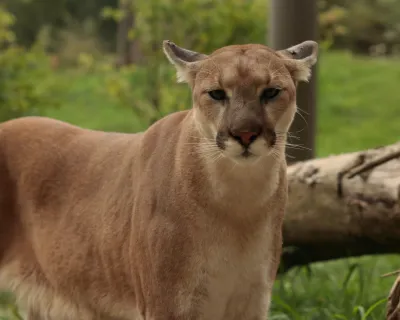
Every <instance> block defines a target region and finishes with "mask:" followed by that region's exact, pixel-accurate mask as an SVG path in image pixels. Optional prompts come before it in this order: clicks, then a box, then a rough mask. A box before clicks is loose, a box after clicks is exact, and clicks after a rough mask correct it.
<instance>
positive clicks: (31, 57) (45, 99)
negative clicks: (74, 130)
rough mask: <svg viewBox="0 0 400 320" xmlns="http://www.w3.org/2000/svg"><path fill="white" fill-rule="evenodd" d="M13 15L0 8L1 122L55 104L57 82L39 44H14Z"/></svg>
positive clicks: (36, 111) (37, 111)
mask: <svg viewBox="0 0 400 320" xmlns="http://www.w3.org/2000/svg"><path fill="white" fill-rule="evenodd" d="M14 21H15V19H14V17H13V15H11V14H10V13H8V12H7V11H6V10H4V8H0V121H5V120H8V119H11V118H15V117H20V116H24V115H39V114H41V113H42V111H43V110H44V109H45V108H47V107H50V106H54V107H55V106H57V99H56V97H57V92H56V88H57V86H56V84H54V83H52V82H51V81H46V80H47V79H49V76H50V75H51V69H50V63H49V59H48V57H47V56H46V54H45V52H44V50H43V49H42V47H41V46H40V44H38V45H35V46H32V48H30V49H24V48H21V47H19V46H17V45H15V44H14V40H15V37H14V33H13V32H12V31H11V29H10V28H11V26H12V24H13V22H14Z"/></svg>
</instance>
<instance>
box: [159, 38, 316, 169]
mask: <svg viewBox="0 0 400 320" xmlns="http://www.w3.org/2000/svg"><path fill="white" fill-rule="evenodd" d="M307 49H312V52H311V54H309V55H308V56H307V55H306V56H305V57H304V51H307ZM164 51H165V52H166V53H167V56H168V57H169V59H170V60H171V61H172V62H173V63H174V64H175V65H176V66H177V69H178V78H179V79H180V80H181V81H186V82H188V83H189V84H190V85H191V88H192V92H193V107H194V111H195V112H194V114H195V119H196V123H197V125H198V127H199V129H200V131H201V133H202V135H203V138H204V139H205V140H206V141H207V143H205V144H204V145H207V148H210V147H211V146H212V145H214V146H216V147H217V148H218V149H219V151H220V153H221V154H223V155H224V156H226V157H227V158H230V159H232V160H234V161H235V162H241V163H249V162H252V161H253V162H254V160H257V159H260V158H261V157H264V156H268V155H269V154H271V153H273V152H274V150H275V151H277V150H278V149H282V148H284V140H285V139H286V134H287V131H288V130H289V127H290V125H291V123H292V121H293V118H294V115H295V113H296V85H297V82H298V81H302V80H303V81H305V80H307V79H308V77H309V74H310V68H311V66H312V64H313V63H315V61H314V55H315V54H316V43H315V42H312V41H306V42H304V43H301V44H299V45H297V46H295V47H292V48H289V49H286V50H282V51H274V50H272V49H270V48H269V47H267V46H263V45H258V44H250V45H234V46H227V47H223V48H221V49H219V50H216V51H215V52H213V53H212V54H210V55H208V56H207V55H203V54H199V53H195V52H193V51H189V50H186V49H182V48H179V47H177V46H176V45H175V44H173V43H172V42H169V41H166V42H164Z"/></svg>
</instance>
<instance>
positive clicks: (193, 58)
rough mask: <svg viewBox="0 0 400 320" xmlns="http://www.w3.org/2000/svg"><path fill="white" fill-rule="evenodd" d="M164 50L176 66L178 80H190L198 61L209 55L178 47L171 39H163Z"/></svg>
mask: <svg viewBox="0 0 400 320" xmlns="http://www.w3.org/2000/svg"><path fill="white" fill-rule="evenodd" d="M163 50H164V53H165V55H166V56H167V58H168V60H169V61H170V62H171V63H172V64H173V65H174V66H175V68H176V71H177V77H178V82H189V81H190V80H191V77H192V73H193V71H195V70H196V67H197V66H198V63H197V62H199V61H201V60H204V59H206V58H207V57H208V56H207V55H205V54H202V53H198V52H195V51H190V50H187V49H184V48H181V47H178V46H177V45H176V44H175V43H173V42H172V41H169V40H164V41H163Z"/></svg>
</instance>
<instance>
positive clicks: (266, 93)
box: [260, 88, 281, 102]
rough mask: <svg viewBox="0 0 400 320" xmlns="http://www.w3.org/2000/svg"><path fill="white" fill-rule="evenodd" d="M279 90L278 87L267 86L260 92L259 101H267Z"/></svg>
mask: <svg viewBox="0 0 400 320" xmlns="http://www.w3.org/2000/svg"><path fill="white" fill-rule="evenodd" d="M280 92H281V89H279V88H267V89H265V90H264V91H263V92H262V94H261V97H260V99H261V101H263V102H268V101H271V100H272V99H274V98H275V97H276V96H277V95H278V94H279V93H280Z"/></svg>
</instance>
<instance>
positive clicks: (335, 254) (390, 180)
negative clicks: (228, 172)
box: [280, 142, 400, 272]
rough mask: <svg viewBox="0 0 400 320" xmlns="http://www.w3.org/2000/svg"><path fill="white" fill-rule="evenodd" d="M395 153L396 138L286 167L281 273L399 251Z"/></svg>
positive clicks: (399, 147)
mask: <svg viewBox="0 0 400 320" xmlns="http://www.w3.org/2000/svg"><path fill="white" fill-rule="evenodd" d="M399 157H400V142H399V143H396V144H393V145H390V146H385V147H381V148H376V149H371V150H365V151H361V152H354V153H348V154H341V155H336V156H330V157H327V158H320V159H314V160H309V161H304V162H298V163H296V164H293V165H291V166H289V168H288V179H289V204H288V208H287V213H286V218H285V222H284V227H283V236H284V251H283V255H282V263H281V269H280V271H281V272H284V271H286V270H288V269H290V268H291V267H293V266H298V265H304V264H308V263H311V262H316V261H324V260H330V259H337V258H344V257H349V256H361V255H366V254H383V253H400V245H399V243H400V158H399ZM380 162H381V163H380ZM382 162H383V163H382ZM357 171H361V172H357Z"/></svg>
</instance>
